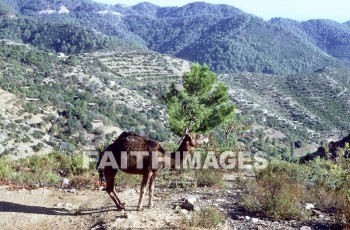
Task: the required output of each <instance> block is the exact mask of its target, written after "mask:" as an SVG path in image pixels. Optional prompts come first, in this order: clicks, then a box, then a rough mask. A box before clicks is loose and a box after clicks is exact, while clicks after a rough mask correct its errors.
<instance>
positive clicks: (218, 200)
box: [216, 199, 226, 202]
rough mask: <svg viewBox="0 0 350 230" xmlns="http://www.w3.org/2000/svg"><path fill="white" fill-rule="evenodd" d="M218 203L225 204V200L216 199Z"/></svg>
mask: <svg viewBox="0 0 350 230" xmlns="http://www.w3.org/2000/svg"><path fill="white" fill-rule="evenodd" d="M216 201H217V202H225V201H226V200H225V199H216Z"/></svg>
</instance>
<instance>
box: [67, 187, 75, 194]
mask: <svg viewBox="0 0 350 230" xmlns="http://www.w3.org/2000/svg"><path fill="white" fill-rule="evenodd" d="M68 192H70V193H74V194H75V193H76V192H77V190H76V189H75V188H72V189H69V190H68Z"/></svg>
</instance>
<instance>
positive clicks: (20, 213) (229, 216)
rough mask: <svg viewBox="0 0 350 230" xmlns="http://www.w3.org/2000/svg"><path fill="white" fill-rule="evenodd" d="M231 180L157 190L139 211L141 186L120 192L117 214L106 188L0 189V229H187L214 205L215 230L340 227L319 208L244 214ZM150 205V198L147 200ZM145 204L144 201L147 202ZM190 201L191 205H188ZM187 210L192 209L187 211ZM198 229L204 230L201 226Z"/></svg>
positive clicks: (236, 189)
mask: <svg viewBox="0 0 350 230" xmlns="http://www.w3.org/2000/svg"><path fill="white" fill-rule="evenodd" d="M233 178H234V177H232V176H231V177H230V176H228V177H227V178H226V183H227V184H228V185H229V186H227V188H225V189H218V188H191V189H184V188H182V186H181V184H179V186H175V187H174V186H162V185H158V187H157V188H156V192H155V194H156V197H155V207H154V208H153V209H148V208H145V210H144V211H136V206H137V202H138V198H139V193H138V188H117V190H118V196H119V198H120V199H121V200H122V201H124V202H126V203H127V205H126V210H125V211H117V210H116V209H115V207H114V205H113V203H112V200H111V199H110V198H109V196H108V195H107V194H106V192H105V191H103V190H101V189H100V190H76V189H61V188H39V189H34V190H28V189H18V188H15V189H14V188H13V187H11V186H1V187H0V197H1V198H0V212H1V214H0V226H1V229H21V230H22V229H56V230H58V229H94V230H97V229H140V228H141V229H157V228H159V229H160V228H161V229H164V228H165V229H184V228H188V225H186V224H185V221H184V220H185V218H190V217H191V215H193V213H194V212H193V211H190V210H191V209H194V210H200V209H204V208H206V207H214V208H215V209H217V210H219V211H220V212H221V213H222V214H223V215H224V216H225V221H224V222H223V223H222V224H220V225H219V226H217V228H216V229H303V230H307V229H340V227H339V226H338V225H337V224H336V223H333V222H332V221H331V219H330V217H329V216H327V215H326V214H323V213H318V212H317V211H316V210H315V215H314V216H313V221H312V222H309V223H300V222H297V221H282V222H274V221H271V220H268V219H266V218H263V217H259V216H256V215H253V214H250V213H247V212H245V211H244V210H243V209H242V208H241V207H240V206H239V204H238V199H239V196H240V194H241V193H242V192H243V190H242V188H241V187H239V184H238V183H235V182H234V181H232V179H233ZM145 201H147V196H146V197H145ZM145 203H146V202H145ZM186 203H187V205H186ZM186 209H188V210H186ZM198 229H200V228H198Z"/></svg>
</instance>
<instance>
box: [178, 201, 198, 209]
mask: <svg viewBox="0 0 350 230" xmlns="http://www.w3.org/2000/svg"><path fill="white" fill-rule="evenodd" d="M180 207H181V209H186V210H188V211H194V207H195V206H194V204H192V203H190V202H188V200H185V201H184V202H183V203H182V204H181V205H180Z"/></svg>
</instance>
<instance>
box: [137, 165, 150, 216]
mask: <svg viewBox="0 0 350 230" xmlns="http://www.w3.org/2000/svg"><path fill="white" fill-rule="evenodd" d="M151 176H152V172H149V173H147V174H143V176H142V182H141V190H140V200H139V204H138V205H137V210H138V211H142V210H143V208H142V201H143V197H144V195H145V193H146V186H147V183H148V180H149V179H150V177H151Z"/></svg>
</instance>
